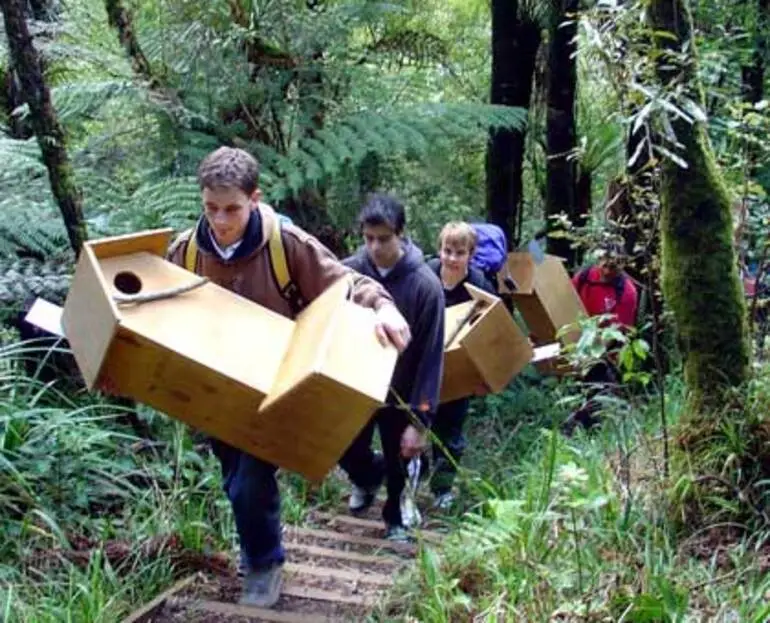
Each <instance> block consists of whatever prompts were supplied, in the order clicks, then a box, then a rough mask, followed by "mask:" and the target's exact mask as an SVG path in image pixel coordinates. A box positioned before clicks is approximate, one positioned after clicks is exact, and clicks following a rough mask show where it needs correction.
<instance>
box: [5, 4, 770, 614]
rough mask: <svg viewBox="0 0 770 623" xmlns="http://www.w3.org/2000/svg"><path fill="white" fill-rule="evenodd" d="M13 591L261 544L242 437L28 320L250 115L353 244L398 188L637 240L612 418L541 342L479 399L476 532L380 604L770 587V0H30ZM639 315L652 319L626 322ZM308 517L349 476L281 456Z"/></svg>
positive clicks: (309, 199)
mask: <svg viewBox="0 0 770 623" xmlns="http://www.w3.org/2000/svg"><path fill="white" fill-rule="evenodd" d="M0 7H2V13H3V20H2V25H3V30H2V32H0V163H1V164H0V214H1V215H2V216H1V217H0V306H1V307H2V318H3V325H2V336H1V337H2V345H1V346H0V388H1V391H0V561H2V562H1V563H0V616H2V620H3V621H9V622H10V621H14V622H15V621H35V622H38V621H40V622H45V621H52V622H53V621H57V622H58V621H73V622H75V621H78V622H79V621H83V622H85V621H115V620H119V619H120V618H121V617H122V616H125V615H126V614H128V613H129V612H131V611H132V610H133V609H135V608H136V607H137V606H138V605H139V604H140V603H142V602H145V601H147V600H148V599H150V598H151V597H153V596H154V595H155V594H157V593H159V592H160V591H161V590H163V588H165V587H166V586H168V585H169V584H171V583H172V581H173V579H174V578H175V577H177V576H179V575H180V574H182V573H183V572H184V571H185V570H187V569H195V568H199V567H205V566H206V565H207V564H210V563H211V558H212V556H214V555H215V553H217V552H223V551H227V552H231V551H233V548H234V527H233V525H232V519H231V516H230V510H229V505H228V504H227V500H226V498H225V497H224V496H223V495H222V494H221V483H220V477H219V471H218V467H217V464H216V461H215V459H214V457H212V456H211V455H210V453H209V452H208V450H207V449H206V446H205V444H201V443H200V439H199V438H198V437H196V435H195V434H194V433H193V431H191V430H190V429H188V428H187V427H185V426H184V425H182V424H180V423H179V422H177V421H174V420H171V419H169V418H167V417H165V416H164V415H162V414H159V413H156V412H154V411H152V410H150V409H147V408H145V407H142V406H139V407H136V405H133V404H130V403H127V402H125V401H123V402H121V401H115V400H110V399H109V398H108V397H105V396H101V395H98V394H89V393H87V392H86V391H85V390H84V389H83V387H82V383H81V382H80V380H79V378H78V374H77V371H76V370H74V369H73V368H72V362H71V359H70V358H69V357H68V356H67V352H66V350H65V349H64V348H62V346H61V345H60V344H59V345H57V346H55V348H54V349H53V350H49V346H50V344H43V345H41V343H40V342H39V341H37V342H35V341H30V339H29V338H32V337H34V336H31V335H29V334H24V333H23V332H20V327H21V323H20V318H21V316H22V315H23V312H24V310H25V309H27V308H28V306H29V303H30V301H31V300H33V299H34V298H35V297H37V296H41V297H44V298H46V299H48V300H50V301H52V302H57V303H62V302H63V300H64V297H65V296H66V292H67V288H68V286H69V279H70V275H71V274H72V271H73V267H74V260H75V257H76V255H77V253H78V252H79V249H80V247H81V245H82V243H83V241H84V240H87V239H93V238H98V237H102V236H108V235H115V234H121V233H129V232H135V231H139V230H144V229H154V228H160V227H172V228H174V229H175V230H177V231H180V230H182V229H184V228H187V227H190V226H191V225H192V224H193V223H194V222H195V220H196V218H197V217H198V215H199V213H200V196H199V189H198V187H197V184H196V181H195V171H196V168H197V166H198V163H199V162H200V160H201V159H202V158H203V157H204V156H205V155H206V154H207V153H208V152H209V151H211V150H212V149H214V148H216V147H217V146H218V145H222V144H227V145H233V146H238V147H243V148H245V149H248V150H249V151H250V152H251V153H253V154H254V155H256V156H257V157H258V158H259V160H260V163H261V167H262V171H261V186H262V188H263V191H264V192H265V199H266V200H267V201H268V202H269V203H271V204H273V205H274V206H275V207H276V208H277V209H278V210H279V211H280V212H282V213H284V214H286V215H288V216H289V217H291V218H292V219H293V220H294V221H295V222H296V223H297V224H299V225H301V226H302V227H304V228H305V229H307V230H308V231H310V232H311V233H313V234H315V235H316V236H318V237H319V238H320V239H321V240H322V241H323V242H324V243H325V244H326V245H327V246H328V247H329V248H330V249H332V250H333V251H334V252H335V253H337V254H338V255H339V256H340V257H343V256H345V255H347V254H349V253H350V252H352V250H353V249H354V248H355V247H356V246H357V245H358V244H360V240H359V233H358V231H357V229H356V226H355V216H356V214H357V212H358V210H359V208H360V206H361V204H362V202H363V200H364V197H365V196H366V194H367V193H369V192H371V191H387V192H392V193H393V194H395V195H397V196H398V197H399V198H401V199H402V200H403V201H404V203H405V205H406V207H407V212H408V222H409V232H408V233H409V235H411V236H412V237H413V238H414V239H415V240H416V241H417V243H418V244H419V245H420V246H421V247H422V248H423V250H424V251H425V252H426V254H434V253H435V252H436V248H435V246H436V243H435V238H436V235H437V233H438V231H439V230H440V228H441V226H442V225H443V224H444V223H446V222H447V221H450V220H455V219H465V220H476V221H480V220H489V221H491V222H494V223H496V224H498V225H500V226H501V227H503V229H504V230H505V232H506V234H507V236H508V242H509V245H510V248H511V249H514V248H519V247H524V246H525V245H526V244H527V243H528V242H529V241H530V240H532V239H534V238H539V239H540V240H542V241H543V243H544V244H545V245H546V246H547V249H548V251H549V252H550V253H553V254H556V255H560V256H562V257H564V258H565V260H566V263H567V266H568V267H569V269H570V271H574V270H576V269H577V268H579V267H580V266H582V265H584V264H586V263H588V262H590V261H592V255H591V251H592V250H593V248H594V246H595V245H596V244H597V243H599V242H602V241H607V240H616V241H618V242H619V243H620V244H622V245H623V248H624V249H625V253H626V256H627V261H628V267H627V270H628V273H629V274H630V276H631V277H632V278H633V279H635V280H636V283H637V285H638V287H639V288H640V292H641V301H642V305H641V309H640V313H639V317H638V319H637V327H636V332H635V333H634V334H633V335H631V336H618V335H617V334H616V332H615V333H613V332H612V331H608V330H607V329H606V328H604V327H602V326H601V325H600V323H599V322H597V321H596V319H591V320H585V321H582V322H581V326H582V329H583V339H581V340H580V341H579V342H578V343H577V346H576V347H575V348H573V349H571V351H570V353H569V357H570V358H571V360H572V361H573V363H574V365H575V366H576V367H578V368H586V367H588V366H590V364H591V362H594V361H596V360H597V359H599V358H600V357H602V356H604V355H605V353H606V351H607V349H614V350H617V356H618V357H619V359H620V360H621V361H622V363H623V369H624V378H623V381H624V382H623V385H622V387H621V388H620V390H619V391H617V392H615V393H613V394H611V395H609V394H608V395H607V397H606V398H604V399H603V401H602V417H603V425H602V427H601V428H600V429H599V430H598V431H597V432H596V433H595V434H592V435H586V434H584V433H582V432H581V433H578V434H576V435H575V436H574V437H572V438H566V437H564V436H562V435H561V434H560V433H559V426H560V424H561V423H562V422H563V421H564V419H565V418H566V417H567V414H568V413H569V411H570V409H572V408H574V406H575V405H576V404H577V402H578V401H579V400H580V399H581V395H582V393H583V392H584V391H585V387H584V386H583V384H582V383H581V382H580V381H579V379H559V378H557V377H554V376H551V375H547V374H542V373H540V372H538V371H537V370H536V369H535V368H534V367H532V366H531V367H528V368H527V369H526V370H525V372H524V373H523V374H522V375H520V376H519V377H518V378H517V379H516V380H515V381H514V382H513V383H512V384H511V386H510V387H509V388H507V389H506V390H505V391H504V392H502V393H500V394H497V395H493V396H488V397H486V398H483V399H482V398H478V399H474V402H473V406H472V414H471V418H470V426H469V430H468V438H469V442H470V446H469V448H468V450H467V452H466V458H465V459H464V461H463V466H462V469H461V472H460V478H459V487H460V491H461V496H460V498H461V504H460V505H459V507H458V508H457V509H456V510H455V512H454V513H453V514H451V515H449V516H447V517H446V518H445V519H446V523H447V524H448V525H449V526H451V528H452V530H451V531H450V535H451V536H449V537H448V538H447V539H446V540H445V542H444V543H443V544H442V545H441V547H439V548H432V547H426V548H425V549H424V550H422V551H421V553H420V556H419V557H418V559H417V562H416V564H415V565H414V566H413V568H411V569H410V570H409V572H408V573H407V574H406V575H405V576H403V577H400V578H398V579H397V581H396V584H395V586H394V587H393V589H392V591H391V594H390V595H389V596H388V598H387V599H386V600H384V602H383V603H382V604H381V605H380V607H379V608H378V611H377V615H376V617H377V620H415V621H469V620H480V621H481V620H484V621H495V620H500V621H508V620H518V621H556V620H559V621H620V620H622V621H725V622H726V621H750V622H755V623H760V622H764V621H766V620H768V618H770V606H768V604H769V603H770V577H769V576H768V575H767V571H768V569H769V568H770V544H769V543H768V538H769V537H770V514H769V513H770V497H769V494H770V489H769V488H768V482H770V480H769V478H770V423H769V422H768V419H767V418H768V413H769V412H770V410H769V409H768V407H770V370H768V367H767V364H766V361H765V359H764V351H765V338H766V335H765V333H766V329H767V327H766V320H767V311H766V303H767V299H766V285H765V284H766V283H767V281H768V279H767V277H766V273H767V268H768V264H769V263H770V255H769V254H768V249H769V248H770V247H768V245H767V240H766V237H767V236H766V233H767V231H768V225H769V223H770V221H769V219H770V205H769V204H768V191H769V190H770V166H769V165H770V159H768V155H770V154H769V151H768V141H767V134H768V129H770V106H768V101H769V100H768V99H766V93H765V89H766V84H767V77H766V75H765V74H766V69H765V68H766V65H767V62H768V52H769V50H768V36H770V20H769V18H770V3H768V1H767V0H643V1H638V2H636V1H632V0H628V1H623V0H596V1H593V0H582V1H580V0H507V1H504V0H491V2H485V1H481V0H450V1H449V2H438V1H437V0H420V1H419V2H409V1H402V2H391V3H385V2H371V1H367V0H349V1H344V0H326V1H324V0H317V1H311V0H305V1H298V0H225V1H222V0H215V1H213V2H209V3H200V2H191V1H188V0H163V1H162V2H149V1H147V0H134V1H132V2H127V1H121V0H104V1H103V2H101V1H97V0H29V1H28V2H25V1H22V0H0ZM619 337H620V339H618V338H619ZM281 485H282V487H283V490H284V517H285V519H286V521H287V522H288V523H302V521H303V518H304V517H305V515H306V514H307V513H308V512H309V511H310V510H311V509H319V508H322V509H323V508H327V507H328V508H331V507H332V506H334V505H335V504H337V503H338V502H339V500H340V498H341V496H342V495H344V493H345V492H346V485H345V482H344V480H341V479H340V478H339V477H338V476H337V475H336V474H333V475H331V476H330V477H329V478H327V480H326V481H325V482H324V483H323V485H321V486H319V487H311V486H310V485H308V484H307V483H306V482H304V481H303V480H301V479H300V478H298V477H295V476H293V475H291V474H286V473H284V474H281Z"/></svg>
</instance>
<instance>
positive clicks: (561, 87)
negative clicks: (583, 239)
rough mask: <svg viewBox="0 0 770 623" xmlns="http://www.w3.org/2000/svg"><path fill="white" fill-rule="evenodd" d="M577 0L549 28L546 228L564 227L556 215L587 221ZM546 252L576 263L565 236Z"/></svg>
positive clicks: (562, 2) (565, 2) (552, 240)
mask: <svg viewBox="0 0 770 623" xmlns="http://www.w3.org/2000/svg"><path fill="white" fill-rule="evenodd" d="M579 4H580V3H579V2H578V0H559V1H558V2H556V3H555V6H556V7H557V9H556V13H555V15H554V18H553V19H554V21H553V27H552V29H551V33H550V36H551V42H550V46H549V50H548V74H547V76H546V88H547V95H546V99H547V105H548V114H547V117H546V146H547V153H548V162H547V179H546V197H545V204H546V216H547V217H548V219H549V222H548V229H549V231H554V230H558V229H560V228H559V227H558V226H557V225H556V221H554V220H553V218H552V217H555V216H558V215H560V214H562V213H564V214H565V215H566V216H567V217H568V218H569V219H570V221H571V222H572V223H573V224H574V225H576V226H582V225H583V224H584V221H585V219H584V218H583V216H582V215H581V214H580V209H579V206H578V187H577V184H578V170H577V162H576V161H575V160H574V159H573V158H571V156H572V152H573V150H574V149H575V147H576V145H577V130H576V123H575V95H576V93H577V65H576V63H577V56H576V53H577V11H578V8H579ZM548 251H549V253H553V254H554V255H559V256H561V257H563V258H565V259H566V260H567V263H568V264H569V265H571V266H573V265H574V264H575V261H576V259H577V257H576V253H575V250H574V249H573V248H572V244H571V241H570V240H569V239H568V238H566V237H563V236H554V237H549V238H548Z"/></svg>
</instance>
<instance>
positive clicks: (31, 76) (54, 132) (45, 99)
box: [0, 0, 87, 255]
mask: <svg viewBox="0 0 770 623" xmlns="http://www.w3.org/2000/svg"><path fill="white" fill-rule="evenodd" d="M0 6H2V11H3V18H4V20H5V33H6V36H7V37H8V48H9V51H10V57H11V60H12V63H13V66H14V67H16V68H17V70H18V74H19V78H20V83H21V93H22V96H23V98H24V100H25V101H26V102H27V104H28V105H29V108H30V115H29V120H30V125H31V126H32V129H33V130H34V132H35V135H36V136H37V142H38V145H40V151H41V152H42V154H43V162H44V163H45V166H46V168H47V169H48V179H49V181H50V183H51V190H52V191H53V194H54V197H55V198H56V202H57V203H58V204H59V210H60V211H61V214H62V218H63V219H64V226H65V228H66V229H67V236H68V237H69V241H70V246H71V247H72V249H73V251H74V252H75V254H76V255H79V253H80V249H81V247H82V246H83V242H84V241H85V240H86V237H87V233H86V224H85V220H84V219H83V208H82V205H81V195H80V191H79V189H78V187H77V185H76V184H75V176H74V172H73V170H72V165H71V164H70V161H69V158H68V157H67V150H66V139H65V135H64V130H63V129H62V127H61V124H60V123H59V120H58V118H57V116H56V111H55V110H54V108H53V105H52V104H51V93H50V91H49V90H48V85H47V84H46V83H45V80H44V78H43V71H42V67H41V63H40V57H39V56H38V53H37V50H35V47H34V45H33V42H32V37H31V36H30V34H29V28H28V27H27V22H26V20H25V18H24V5H23V3H22V1H21V0H2V2H1V3H0Z"/></svg>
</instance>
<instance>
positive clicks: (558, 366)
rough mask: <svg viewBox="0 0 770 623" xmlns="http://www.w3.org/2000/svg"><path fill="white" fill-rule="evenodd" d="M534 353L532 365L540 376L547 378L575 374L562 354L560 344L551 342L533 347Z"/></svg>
mask: <svg viewBox="0 0 770 623" xmlns="http://www.w3.org/2000/svg"><path fill="white" fill-rule="evenodd" d="M534 352H535V355H534V357H532V364H533V365H534V366H535V369H536V370H537V371H538V372H539V373H540V374H543V375H549V376H573V375H574V374H575V370H574V368H573V367H572V366H571V365H570V363H569V361H567V359H566V357H565V356H564V355H563V354H562V347H561V343H559V342H553V343H551V344H543V345H539V346H535V348H534Z"/></svg>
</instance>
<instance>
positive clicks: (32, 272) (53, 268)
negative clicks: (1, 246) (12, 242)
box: [0, 258, 73, 307]
mask: <svg viewBox="0 0 770 623" xmlns="http://www.w3.org/2000/svg"><path fill="white" fill-rule="evenodd" d="M72 270H73V264H72V262H70V261H63V260H49V261H46V262H41V261H38V260H33V259H3V258H0V306H2V307H11V306H14V305H20V304H21V303H22V302H23V301H24V300H26V299H28V298H30V297H33V296H34V297H38V296H39V297H43V298H45V299H46V300H48V301H51V302H52V303H58V304H62V303H64V299H65V297H66V296H67V291H68V290H69V285H70V281H71V278H72V277H71V275H72Z"/></svg>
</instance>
